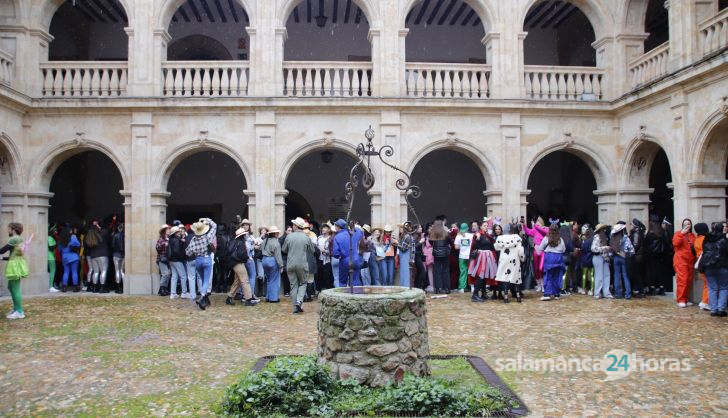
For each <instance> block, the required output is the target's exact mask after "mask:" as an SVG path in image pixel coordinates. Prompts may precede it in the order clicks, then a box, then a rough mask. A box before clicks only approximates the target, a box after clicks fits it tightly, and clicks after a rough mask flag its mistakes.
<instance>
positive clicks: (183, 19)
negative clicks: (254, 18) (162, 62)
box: [167, 0, 250, 61]
mask: <svg viewBox="0 0 728 418" xmlns="http://www.w3.org/2000/svg"><path fill="white" fill-rule="evenodd" d="M249 25H250V17H249V16H248V13H247V12H246V11H245V9H244V8H243V6H242V5H241V4H240V3H239V2H238V1H237V0H219V1H214V2H212V1H205V0H186V1H185V2H183V3H182V4H180V5H179V7H178V8H177V10H176V11H175V12H174V14H173V15H172V19H171V21H170V22H169V28H168V32H169V35H170V38H171V40H170V42H169V46H168V47H167V60H168V61H229V60H240V61H246V60H248V59H249V58H250V36H249V35H248V32H247V31H246V29H245V28H246V27H247V26H249Z"/></svg>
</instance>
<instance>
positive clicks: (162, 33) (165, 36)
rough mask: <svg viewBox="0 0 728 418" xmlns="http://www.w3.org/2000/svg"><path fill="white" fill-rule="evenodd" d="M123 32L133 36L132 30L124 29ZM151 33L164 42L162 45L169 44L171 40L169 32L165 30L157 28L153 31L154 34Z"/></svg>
mask: <svg viewBox="0 0 728 418" xmlns="http://www.w3.org/2000/svg"><path fill="white" fill-rule="evenodd" d="M124 30H125V31H126V33H127V34H128V35H129V36H134V29H131V28H124ZM153 33H154V36H155V37H157V38H161V39H162V41H164V43H169V42H170V41H171V40H172V35H170V34H169V32H168V31H167V29H164V28H157V29H154V32H153Z"/></svg>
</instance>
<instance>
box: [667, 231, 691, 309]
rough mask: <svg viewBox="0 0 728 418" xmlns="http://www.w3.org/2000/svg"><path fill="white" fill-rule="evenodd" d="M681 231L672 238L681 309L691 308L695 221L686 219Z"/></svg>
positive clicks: (677, 292)
mask: <svg viewBox="0 0 728 418" xmlns="http://www.w3.org/2000/svg"><path fill="white" fill-rule="evenodd" d="M681 226H682V228H681V229H680V231H677V232H675V235H673V237H672V247H673V249H674V252H675V255H674V256H673V259H672V260H673V266H674V267H675V276H676V279H675V282H676V284H677V289H675V296H676V300H677V305H678V306H679V307H681V308H685V307H687V306H691V305H692V304H693V303H692V302H690V301H688V288H689V287H690V285H691V284H692V282H693V277H694V276H695V259H696V257H695V234H693V221H691V220H690V219H684V220H683V221H682V224H681Z"/></svg>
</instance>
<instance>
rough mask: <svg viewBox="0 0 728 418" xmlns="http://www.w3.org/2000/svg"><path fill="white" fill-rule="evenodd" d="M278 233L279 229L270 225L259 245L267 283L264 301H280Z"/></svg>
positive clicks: (281, 267)
mask: <svg viewBox="0 0 728 418" xmlns="http://www.w3.org/2000/svg"><path fill="white" fill-rule="evenodd" d="M280 234H281V230H280V229H278V227H277V226H275V225H274V226H271V227H270V228H268V234H267V235H266V237H265V239H264V240H263V243H262V244H261V247H260V248H261V251H262V253H263V271H264V272H265V280H266V283H267V284H266V294H265V301H266V302H268V303H278V302H280V299H279V297H280V292H281V270H283V256H282V255H281V243H280V242H279V241H278V236H279V235H280Z"/></svg>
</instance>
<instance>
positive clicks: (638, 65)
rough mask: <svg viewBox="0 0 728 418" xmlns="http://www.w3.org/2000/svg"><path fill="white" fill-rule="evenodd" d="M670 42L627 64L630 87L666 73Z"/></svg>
mask: <svg viewBox="0 0 728 418" xmlns="http://www.w3.org/2000/svg"><path fill="white" fill-rule="evenodd" d="M669 59H670V42H665V43H664V44H662V45H660V46H658V47H657V48H655V49H653V50H652V51H649V52H648V53H646V54H644V55H642V56H640V57H638V58H637V59H635V60H633V61H632V62H631V63H630V64H629V74H630V87H632V88H635V87H638V86H641V85H643V84H646V83H648V82H650V81H653V80H656V79H658V78H660V77H662V76H664V75H665V74H667V73H668V66H667V64H668V62H669Z"/></svg>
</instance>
